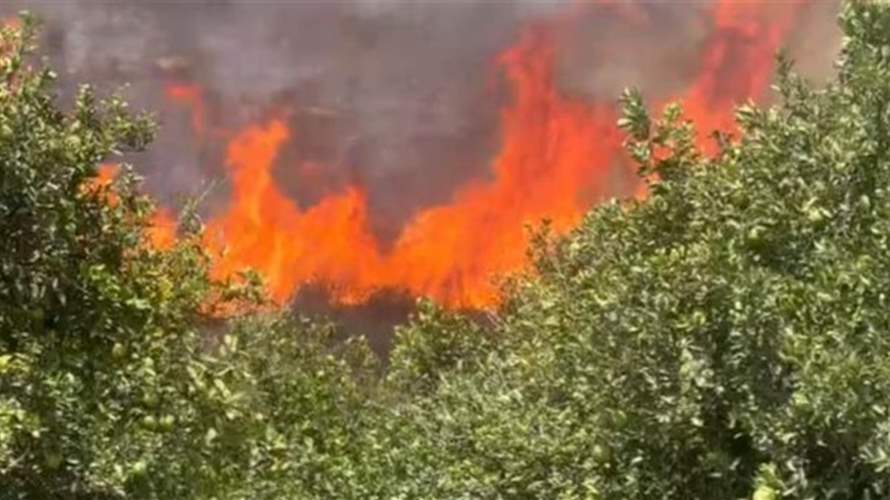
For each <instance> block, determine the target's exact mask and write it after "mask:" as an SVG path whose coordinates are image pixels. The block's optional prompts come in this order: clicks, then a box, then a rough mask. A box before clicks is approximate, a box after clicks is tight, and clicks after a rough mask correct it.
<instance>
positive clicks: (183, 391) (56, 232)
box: [0, 18, 366, 499]
mask: <svg viewBox="0 0 890 500" xmlns="http://www.w3.org/2000/svg"><path fill="white" fill-rule="evenodd" d="M33 34H34V23H33V20H31V19H29V18H25V19H24V22H23V24H22V26H21V28H19V29H13V28H4V29H3V31H2V35H0V234H2V235H3V238H2V239H0V283H2V284H0V498H28V499H31V498H66V499H68V498H123V497H135V498H165V499H166V498H220V497H221V496H226V497H228V498H257V497H258V495H260V494H261V493H262V492H264V491H297V492H299V491H303V490H304V489H305V491H307V492H313V491H314V492H318V496H319V497H326V495H325V494H324V492H325V491H326V489H325V487H324V485H323V483H322V482H321V481H320V477H321V476H323V475H324V474H323V471H324V469H325V468H326V467H331V466H332V464H336V462H337V461H340V460H345V459H346V458H345V457H348V456H349V455H348V454H347V453H346V451H344V450H348V446H349V441H350V440H349V433H350V432H353V428H354V427H355V424H354V421H355V420H356V415H361V414H362V412H361V411H360V408H359V407H358V406H356V405H359V404H360V401H361V400H362V397H363V396H362V394H361V391H359V390H358V389H357V387H358V386H357V381H358V380H360V378H359V377H358V374H359V372H361V371H362V370H364V369H365V365H366V359H365V358H366V353H365V351H364V349H363V348H362V347H361V346H356V347H354V348H353V347H348V348H346V347H344V348H341V350H345V352H344V353H342V355H341V356H339V357H334V356H333V353H332V352H331V350H330V348H329V345H330V344H331V342H330V341H329V339H328V338H327V337H328V336H329V334H328V333H327V332H328V331H329V329H326V328H323V327H321V326H317V325H311V324H310V325H306V324H301V323H299V322H295V321H293V320H285V319H282V318H275V317H269V316H268V315H256V316H254V317H249V318H246V319H243V320H236V321H233V322H232V323H231V324H229V325H228V326H226V327H225V328H224V329H223V330H224V332H223V333H222V334H220V335H221V338H222V340H220V341H218V342H213V341H212V340H213V339H212V338H209V337H208V335H209V334H208V333H207V332H209V331H211V329H210V328H209V326H210V323H211V322H212V321H213V319H212V318H210V317H208V315H207V313H208V310H209V309H210V306H214V307H219V308H222V309H223V310H225V309H227V308H228V309H232V307H233V306H239V307H241V306H245V301H246V306H247V307H250V304H251V302H250V301H251V300H252V296H253V295H255V293H254V292H255V290H254V289H253V288H252V287H250V286H247V287H242V288H241V289H238V288H236V287H233V286H229V285H226V284H221V283H214V282H212V281H211V280H210V279H209V278H208V273H207V269H208V267H207V263H208V257H207V256H206V255H205V254H204V253H203V251H202V250H201V245H200V238H199V236H198V235H197V234H191V233H186V234H183V235H182V237H181V239H180V242H179V243H178V244H177V245H176V246H175V247H174V248H172V249H169V250H157V249H154V248H152V245H150V244H149V242H148V229H149V225H150V217H151V213H152V212H153V210H154V208H153V206H152V204H151V202H150V201H149V200H148V199H147V198H145V197H143V196H141V195H139V194H138V191H137V181H138V179H137V178H136V177H135V176H134V175H133V174H132V172H130V171H129V170H127V169H125V170H124V171H123V173H122V174H121V175H120V177H119V179H118V180H117V181H116V182H115V184H114V185H113V186H112V187H109V186H105V185H104V184H103V183H102V182H99V180H98V178H97V175H98V171H97V165H98V164H99V163H100V162H103V161H108V160H110V159H112V158H113V157H114V155H119V154H121V153H123V152H126V151H130V150H138V149H140V148H142V147H144V146H145V145H146V144H147V142H148V141H149V139H150V138H151V135H152V125H151V123H150V121H149V119H148V118H147V117H144V116H135V117H134V116H133V115H131V114H129V113H128V112H127V110H126V105H125V104H124V102H123V101H121V100H120V99H116V98H115V99H111V100H98V99H97V98H96V97H95V96H94V94H93V92H92V91H91V89H90V88H89V87H83V88H82V89H81V90H80V92H79V94H78V96H77V99H76V101H75V103H74V106H73V110H72V111H71V112H70V113H64V112H61V111H59V110H58V108H57V107H56V104H55V99H54V96H53V94H52V86H53V82H54V79H55V75H54V74H53V73H52V72H51V71H49V70H41V69H34V68H32V67H31V66H29V65H28V62H27V61H28V57H27V56H28V54H29V52H30V51H31V50H32V49H33V47H32V40H33ZM189 225H192V224H187V226H189ZM215 344H219V345H215ZM276 477H282V478H284V477H286V478H287V481H283V480H282V481H278V482H277V483H276V484H277V486H274V487H273V486H270V481H272V479H273V478H276ZM285 486H286V487H287V488H288V489H285V490H282V489H281V488H284V487H285ZM275 488H278V489H277V490H276V489H275ZM285 496H288V495H285ZM290 496H293V495H290ZM296 496H303V495H302V494H297V495H296ZM267 498H281V495H279V494H274V495H273V494H270V495H268V496H267Z"/></svg>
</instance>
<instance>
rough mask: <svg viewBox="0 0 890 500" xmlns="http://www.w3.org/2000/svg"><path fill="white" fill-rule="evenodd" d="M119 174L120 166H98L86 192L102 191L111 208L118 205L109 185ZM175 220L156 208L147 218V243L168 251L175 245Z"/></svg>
mask: <svg viewBox="0 0 890 500" xmlns="http://www.w3.org/2000/svg"><path fill="white" fill-rule="evenodd" d="M119 173H120V165H117V164H114V163H105V164H102V165H100V166H99V168H98V169H97V171H96V177H94V178H93V179H91V180H90V182H89V183H87V184H86V186H85V189H86V190H87V191H92V192H98V191H103V193H102V194H103V196H104V200H105V202H106V203H108V204H109V205H111V206H114V205H116V204H117V203H118V196H117V194H115V192H114V190H113V189H111V184H112V182H114V179H115V178H116V177H117V175H118V174H119ZM176 226H177V224H176V219H175V218H174V217H173V216H172V215H171V214H170V211H169V210H167V209H166V208H163V207H161V208H158V209H157V210H156V211H155V212H154V213H153V214H152V215H151V216H150V218H149V225H148V229H147V231H146V233H147V236H148V241H149V243H150V244H151V245H152V247H154V248H158V249H168V248H171V247H172V246H173V245H174V244H175V243H176Z"/></svg>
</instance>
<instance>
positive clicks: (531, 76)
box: [159, 1, 801, 308]
mask: <svg viewBox="0 0 890 500" xmlns="http://www.w3.org/2000/svg"><path fill="white" fill-rule="evenodd" d="M800 5H801V4H800V3H787V2H786V3H781V4H777V5H775V6H764V5H763V4H751V3H735V2H729V1H722V2H719V3H718V4H717V5H716V6H715V9H714V12H713V19H714V31H713V34H712V36H711V37H710V38H709V40H708V42H707V46H706V48H705V49H704V50H703V53H702V59H701V67H700V72H699V74H698V76H697V78H695V79H694V81H693V82H692V83H691V85H690V86H689V88H688V90H687V91H686V92H685V93H684V94H683V95H682V96H680V97H681V99H682V100H683V101H684V103H685V106H686V110H687V115H688V116H689V117H690V118H691V119H694V120H695V121H696V123H697V124H698V126H699V129H700V131H701V133H702V141H703V142H702V144H703V147H705V148H708V147H710V146H707V145H706V142H705V137H706V135H707V133H708V132H710V131H711V130H714V129H722V130H732V108H733V106H734V105H735V104H736V103H738V102H740V101H743V100H745V99H747V98H761V97H762V96H763V94H764V92H765V90H766V89H767V85H768V82H769V78H770V75H771V72H772V66H773V65H772V61H773V57H774V54H775V52H776V50H777V49H778V48H779V47H780V44H781V43H782V41H783V40H784V39H785V37H786V36H787V33H788V32H789V31H790V28H791V26H792V24H793V20H794V15H795V13H796V12H797V10H798V9H799V7H800ZM552 31H553V29H552V26H550V27H548V26H547V25H540V26H536V27H533V28H531V29H529V30H527V31H526V32H525V33H524V35H523V36H522V37H521V38H520V39H519V41H518V43H517V44H516V45H515V46H513V47H511V48H509V49H508V50H506V51H505V52H503V53H502V54H501V56H500V57H499V58H498V59H497V68H498V70H499V71H500V72H501V73H502V74H503V75H504V76H505V78H506V81H507V82H508V83H509V85H510V86H511V88H512V91H513V92H512V102H511V103H510V104H509V105H508V106H507V107H506V108H505V109H504V110H503V111H502V113H501V133H502V137H501V145H502V146H501V150H500V152H499V153H498V154H497V155H496V156H495V157H494V158H493V160H492V163H491V166H490V171H491V172H492V174H493V175H492V177H491V178H490V179H489V180H478V181H475V182H472V183H470V184H469V185H466V186H464V187H463V188H461V189H460V190H458V191H457V192H456V193H455V194H454V195H453V197H452V199H451V200H450V201H449V202H447V203H444V204H442V205H439V206H434V207H430V208H427V209H425V210H423V211H421V212H420V213H418V214H417V215H416V216H415V217H414V218H413V219H412V220H411V221H410V222H409V223H408V224H407V225H406V226H405V227H404V228H403V230H402V233H401V235H400V236H399V237H398V238H397V240H396V241H395V243H394V244H393V245H392V246H391V247H390V248H388V249H386V250H384V247H383V245H381V243H380V242H379V241H377V240H376V238H375V237H374V235H373V234H372V232H371V230H370V224H369V222H368V221H369V213H368V203H367V201H366V198H365V193H364V191H363V189H362V187H361V186H360V185H352V186H348V187H347V188H345V189H343V190H342V191H341V192H339V193H335V194H332V195H329V196H327V197H325V198H323V199H322V200H321V201H320V202H318V203H317V204H316V205H315V206H312V207H310V208H308V209H300V208H299V207H298V206H297V205H296V204H295V202H294V201H293V200H292V199H290V198H289V197H288V196H287V195H286V194H285V193H284V192H283V191H282V189H281V187H280V186H278V185H277V184H276V181H275V179H274V177H273V175H272V172H273V169H274V168H275V167H276V162H277V161H278V159H279V154H280V152H281V150H282V148H283V146H284V145H285V144H286V143H287V142H288V140H289V139H291V138H292V137H293V136H294V135H295V134H298V133H299V130H291V129H290V128H289V127H288V125H287V124H286V123H285V122H284V121H283V120H280V119H272V120H269V121H267V122H265V123H259V124H253V125H251V126H248V127H246V128H245V129H244V130H241V131H239V132H238V133H236V134H235V135H234V136H233V137H232V138H231V139H230V141H229V143H228V149H227V155H226V164H227V168H228V173H229V176H230V179H231V182H232V194H231V199H230V202H229V205H228V207H227V208H226V209H225V210H223V211H221V212H220V213H218V214H215V215H214V216H212V217H211V218H210V220H209V221H208V223H207V232H206V235H205V242H206V245H207V247H208V249H209V250H211V252H212V253H213V254H214V255H216V260H215V266H214V269H213V273H214V275H215V276H216V277H217V278H227V277H232V276H234V275H235V274H236V273H237V272H239V271H241V270H244V269H247V268H252V269H255V270H257V271H258V272H259V273H261V274H262V275H263V276H264V277H265V279H266V281H267V283H268V286H269V289H270V293H271V295H272V297H273V299H275V300H276V301H278V302H285V301H287V300H288V299H289V298H290V297H292V296H293V294H294V293H295V292H296V291H297V290H299V288H300V287H301V286H303V285H304V284H306V283H309V282H319V283H324V284H326V285H329V286H330V287H331V289H332V294H333V296H334V298H335V299H336V300H338V301H340V302H343V303H356V302H361V301H364V300H366V299H367V298H368V297H369V295H370V294H372V293H373V292H374V291H376V290H378V289H399V290H404V291H407V292H409V293H410V294H412V295H414V296H427V297H430V298H433V299H435V300H436V301H438V302H439V303H441V304H444V305H446V306H450V307H457V308H488V307H491V306H494V305H496V304H497V303H498V299H499V297H498V289H497V287H496V285H495V284H494V283H493V282H492V278H493V277H494V276H498V275H503V274H505V273H509V272H511V271H515V270H517V269H520V268H522V267H523V265H525V264H526V259H527V256H526V252H527V248H528V244H529V240H528V238H529V236H528V233H527V231H526V228H525V225H526V224H537V223H539V222H541V221H542V220H544V219H548V220H550V221H551V222H552V228H553V230H554V231H555V232H557V233H564V232H566V231H568V230H570V229H571V228H572V227H573V226H574V225H575V224H576V223H577V222H578V221H579V219H580V217H581V216H582V215H583V213H584V212H585V211H586V210H588V209H589V208H590V207H591V205H592V204H594V203H596V202H597V201H600V200H602V199H605V198H606V197H608V196H611V195H614V192H613V189H614V188H613V187H612V186H610V181H609V178H610V175H612V173H613V172H614V170H613V169H614V167H615V165H616V162H618V161H619V160H620V145H621V139H622V138H621V135H620V134H619V132H618V130H617V128H616V127H615V125H614V123H615V121H616V111H615V109H614V106H613V104H612V103H595V102H594V103H590V102H586V101H583V100H579V99H574V98H569V97H566V96H564V95H562V94H561V93H560V92H559V89H558V88H557V85H556V82H555V76H554V73H555V70H554V68H555V55H556V44H555V41H554V39H553V38H554V36H553V33H552ZM168 93H169V95H170V96H171V98H173V99H175V100H177V101H179V102H184V103H186V104H188V105H189V106H190V107H191V108H192V110H193V117H195V118H194V123H193V125H194V126H195V128H196V132H197V134H198V135H199V136H201V135H202V134H203V130H204V127H205V124H204V121H203V118H202V117H203V111H202V109H203V108H202V104H201V89H200V88H197V87H191V86H179V87H174V88H171V89H168ZM286 168H294V169H295V171H298V169H299V166H286ZM159 227H160V226H159Z"/></svg>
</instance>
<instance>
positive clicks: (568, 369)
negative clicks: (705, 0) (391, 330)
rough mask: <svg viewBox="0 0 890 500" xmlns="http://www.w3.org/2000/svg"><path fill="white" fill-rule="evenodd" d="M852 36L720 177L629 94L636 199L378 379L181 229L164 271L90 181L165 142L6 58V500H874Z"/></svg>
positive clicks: (123, 196)
mask: <svg viewBox="0 0 890 500" xmlns="http://www.w3.org/2000/svg"><path fill="white" fill-rule="evenodd" d="M840 22H841V25H842V27H843V30H844V32H845V34H846V38H845V42H844V47H843V50H842V53H841V55H840V58H839V62H838V71H837V76H836V78H834V79H833V80H832V81H831V82H829V83H828V84H827V85H825V86H824V87H819V88H815V87H813V86H811V85H809V84H808V83H806V82H804V81H802V80H801V79H800V78H799V77H798V76H796V75H795V74H794V73H793V71H792V69H791V65H790V64H789V63H787V62H785V61H782V63H781V64H780V71H779V74H778V77H777V84H776V89H777V91H778V94H779V96H780V99H779V103H778V104H777V105H776V106H774V107H771V108H768V109H761V108H758V107H755V106H753V105H745V106H742V107H740V108H739V109H738V112H737V116H738V124H739V128H740V131H741V134H739V136H738V137H736V138H731V139H727V138H723V139H724V140H721V150H720V152H719V153H718V154H717V155H716V156H713V157H707V156H703V155H702V154H701V153H699V151H698V149H697V148H696V146H695V137H696V133H695V131H694V129H693V128H692V125H691V124H689V123H687V122H685V121H684V120H683V119H682V112H681V110H680V109H679V108H678V107H669V108H668V109H666V110H665V111H664V113H663V114H662V115H661V116H660V117H658V118H652V117H650V115H649V114H648V112H647V111H646V109H645V107H644V105H643V102H642V99H641V97H640V96H639V95H637V94H636V93H635V92H632V91H630V92H627V93H626V94H625V95H624V96H623V105H624V110H625V111H624V117H623V118H622V120H621V123H620V125H621V126H622V128H623V129H624V130H625V131H626V132H627V137H628V140H627V148H628V151H629V153H630V155H631V156H632V157H633V158H634V159H635V161H636V162H637V163H638V164H639V166H640V173H641V175H642V176H643V177H645V178H646V179H648V180H649V181H648V182H650V183H651V185H650V195H649V197H648V199H646V200H645V201H641V202H637V201H626V202H620V203H619V202H615V203H611V204H606V205H603V206H600V207H597V208H596V209H595V210H593V211H592V212H591V213H590V214H589V215H588V216H587V217H586V218H585V220H584V222H583V223H582V224H581V226H580V227H579V228H577V230H575V231H574V232H573V233H572V234H570V235H569V236H567V237H565V238H559V239H554V238H550V237H549V236H548V235H547V234H546V232H545V231H543V232H541V233H540V235H539V237H538V238H537V240H536V241H537V244H536V247H535V253H534V261H535V269H534V272H530V273H529V274H527V275H523V276H517V277H515V278H514V279H513V280H511V281H510V283H509V284H508V285H507V286H506V289H505V294H506V295H505V297H506V300H505V302H504V304H503V306H502V307H501V308H500V309H499V310H498V311H496V313H494V314H492V319H491V321H489V322H486V323H485V324H484V325H483V324H480V323H479V322H476V321H473V320H471V319H469V318H467V317H465V316H462V315H460V314H456V313H450V312H447V311H443V310H441V309H439V308H437V307H435V306H434V305H432V304H428V303H424V304H421V305H420V307H419V309H418V312H417V314H416V315H415V317H414V318H413V319H412V320H411V321H410V322H409V323H408V324H407V325H405V326H403V327H401V328H399V329H398V330H397V336H396V340H395V345H394V348H393V351H392V355H391V362H390V363H389V365H388V366H387V367H386V368H385V370H384V369H382V368H381V366H380V364H379V362H378V361H377V360H376V358H375V357H374V356H373V355H372V354H371V353H370V351H369V349H368V348H367V347H366V346H365V345H364V343H363V342H362V341H361V340H353V341H349V342H345V343H344V342H334V341H333V339H332V338H331V329H330V328H329V327H328V326H326V325H323V324H318V323H315V322H312V321H307V320H301V319H297V318H293V317H292V316H290V315H288V314H284V313H278V312H270V311H269V307H268V306H267V305H265V304H263V298H262V293H261V292H260V288H259V286H258V285H257V283H256V280H254V279H252V278H251V277H247V278H248V279H246V280H239V281H238V282H237V283H220V282H216V281H214V280H212V279H210V277H209V274H208V263H209V262H208V261H209V257H208V255H206V253H205V252H204V251H203V250H202V247H201V244H200V231H201V227H200V221H199V220H198V219H197V218H196V217H194V216H192V215H190V214H188V213H186V214H184V215H183V216H182V217H181V220H180V230H181V233H182V234H181V237H180V238H179V240H178V242H177V243H176V245H175V246H174V247H173V248H170V249H158V248H156V247H154V246H152V245H151V244H150V243H149V232H148V230H149V225H150V220H151V215H152V212H153V210H154V206H153V205H152V202H151V201H150V200H149V199H147V198H146V197H145V196H143V195H141V194H140V193H139V192H138V179H137V178H136V176H135V175H134V174H133V173H132V172H131V171H129V170H127V169H124V171H123V172H122V173H121V175H120V177H119V178H118V180H117V181H115V183H114V184H113V185H112V186H106V185H104V184H103V183H101V182H98V181H97V165H98V164H99V163H100V162H104V161H109V160H112V161H114V160H115V158H118V157H119V155H121V154H126V153H127V152H129V151H134V150H140V149H142V148H145V147H146V146H147V145H148V144H149V142H150V140H151V137H152V133H153V125H152V123H151V121H150V120H149V119H148V118H147V117H144V116H138V115H133V114H132V113H130V112H129V111H128V110H127V107H126V104H125V103H124V102H123V101H122V100H120V99H116V98H112V99H104V100H103V99H99V98H97V97H96V96H95V95H94V93H93V92H92V91H91V90H90V88H89V87H83V88H82V89H81V91H80V93H79V94H78V96H77V99H76V102H75V103H74V105H73V108H72V109H71V110H69V111H63V110H60V109H59V107H58V106H57V103H56V101H55V98H54V85H55V75H54V74H53V73H52V72H51V71H50V70H48V69H43V68H39V67H33V66H32V65H31V62H29V61H32V59H31V58H30V57H29V54H31V53H32V51H33V50H34V47H33V44H34V40H35V37H34V23H33V22H32V21H31V20H30V19H28V18H25V19H24V20H23V22H22V23H21V25H20V26H19V27H17V28H11V27H7V28H4V29H3V31H2V35H0V498H4V499H6V498H9V499H51V498H58V499H78V498H80V499H119V498H139V499H141V498H146V499H180V498H181V499H192V498H194V499H264V498H267V499H282V498H285V499H291V498H292V499H311V498H318V499H331V498H355V499H417V498H431V499H459V498H465V499H481V498H492V499H495V498H504V499H507V498H514V499H526V498H527V499H532V498H542V499H544V498H553V499H582V498H583V499H634V498H639V499H650V498H652V499H657V498H677V499H687V498H697V499H698V498H700V499H735V498H752V497H753V498H755V499H757V500H767V499H779V498H799V499H811V498H835V499H868V498H872V499H878V498H888V497H890V312H888V305H890V248H888V245H890V7H887V6H886V5H885V4H883V3H882V2H867V1H848V2H847V3H846V4H845V5H844V8H843V12H842V15H841V19H840ZM656 179H657V180H656ZM238 311H254V312H252V313H249V314H236V313H237V312H238ZM220 316H227V317H228V319H227V321H226V324H225V326H224V327H223V328H221V329H220V328H214V332H216V331H218V333H214V334H212V335H210V334H208V333H207V331H208V323H209V322H212V321H217V320H216V319H215V318H219V317H220Z"/></svg>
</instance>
